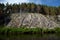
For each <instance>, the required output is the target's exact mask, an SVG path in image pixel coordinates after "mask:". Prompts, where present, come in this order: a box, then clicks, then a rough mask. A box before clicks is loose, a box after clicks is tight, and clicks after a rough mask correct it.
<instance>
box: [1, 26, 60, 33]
mask: <svg viewBox="0 0 60 40" xmlns="http://www.w3.org/2000/svg"><path fill="white" fill-rule="evenodd" d="M45 33H46V34H50V33H51V34H52V33H60V28H58V27H57V28H54V29H48V28H23V27H22V28H5V27H4V28H0V34H45Z"/></svg>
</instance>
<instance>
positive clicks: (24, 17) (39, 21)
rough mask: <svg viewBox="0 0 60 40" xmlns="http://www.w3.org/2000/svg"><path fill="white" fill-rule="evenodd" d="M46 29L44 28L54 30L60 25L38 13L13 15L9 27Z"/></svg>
mask: <svg viewBox="0 0 60 40" xmlns="http://www.w3.org/2000/svg"><path fill="white" fill-rule="evenodd" d="M9 26H10V27H31V28H35V27H40V28H42V27H44V28H54V27H58V24H57V23H55V22H54V21H52V20H50V19H49V18H47V17H45V16H44V15H42V14H38V13H22V14H21V13H20V14H12V15H11V21H10V22H9V24H8V25H7V27H9Z"/></svg>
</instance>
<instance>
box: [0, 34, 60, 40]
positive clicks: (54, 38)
mask: <svg viewBox="0 0 60 40" xmlns="http://www.w3.org/2000/svg"><path fill="white" fill-rule="evenodd" d="M0 40H60V35H56V34H19V35H0Z"/></svg>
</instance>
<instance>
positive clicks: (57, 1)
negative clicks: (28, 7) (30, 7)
mask: <svg viewBox="0 0 60 40" xmlns="http://www.w3.org/2000/svg"><path fill="white" fill-rule="evenodd" d="M7 2H8V3H12V4H13V3H29V2H33V3H36V4H43V5H48V6H60V0H0V3H7Z"/></svg>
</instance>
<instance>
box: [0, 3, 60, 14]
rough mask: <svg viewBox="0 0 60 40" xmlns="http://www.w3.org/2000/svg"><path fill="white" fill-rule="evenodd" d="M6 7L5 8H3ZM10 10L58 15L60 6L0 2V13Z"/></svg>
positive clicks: (12, 11)
mask: <svg viewBox="0 0 60 40" xmlns="http://www.w3.org/2000/svg"><path fill="white" fill-rule="evenodd" d="M4 9H6V10H4ZM2 10H4V11H5V12H7V13H8V12H11V13H18V12H24V13H26V12H28V13H29V12H30V13H42V14H44V15H55V14H56V15H58V14H60V6H59V7H52V6H47V5H40V4H34V3H22V4H9V3H6V5H4V4H3V3H0V14H1V13H2V12H3V11H2Z"/></svg>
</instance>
